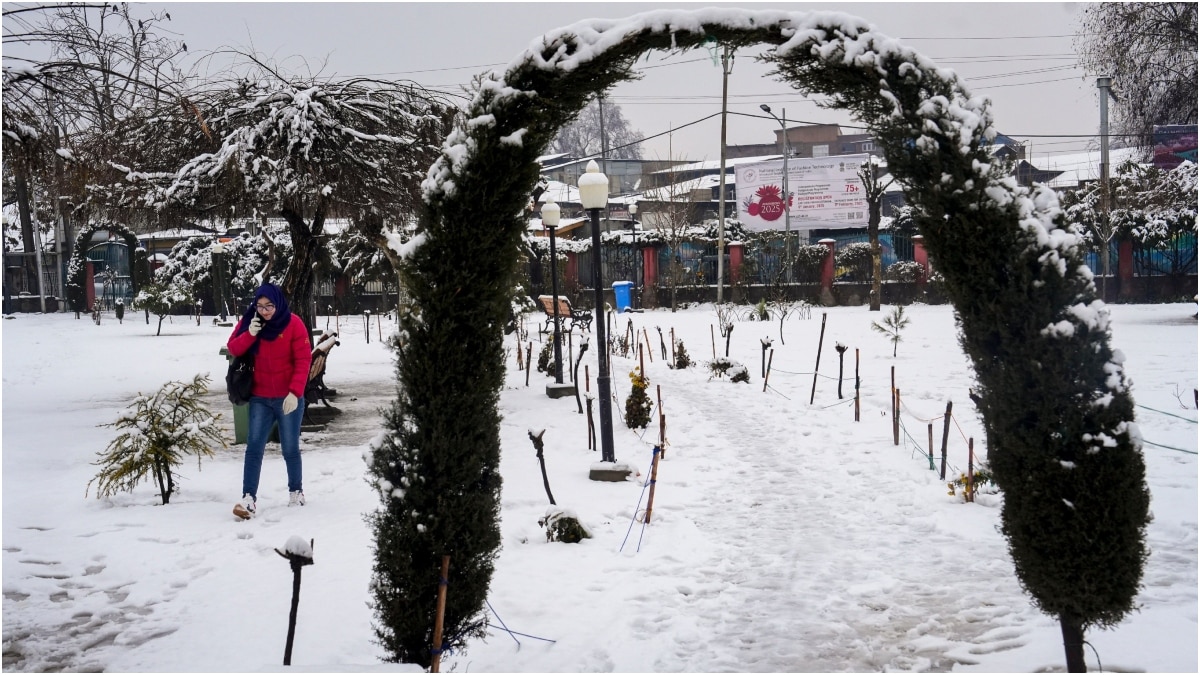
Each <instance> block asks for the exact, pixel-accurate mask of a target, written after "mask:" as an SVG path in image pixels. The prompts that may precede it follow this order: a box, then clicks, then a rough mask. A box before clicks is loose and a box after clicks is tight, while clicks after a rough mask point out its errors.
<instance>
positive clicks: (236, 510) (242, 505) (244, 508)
mask: <svg viewBox="0 0 1200 675" xmlns="http://www.w3.org/2000/svg"><path fill="white" fill-rule="evenodd" d="M254 507H255V504H254V497H251V496H250V495H249V494H244V495H242V501H240V502H238V503H237V504H234V505H233V515H235V516H237V517H238V518H241V519H242V520H249V519H251V518H253V517H254V512H255V508H254Z"/></svg>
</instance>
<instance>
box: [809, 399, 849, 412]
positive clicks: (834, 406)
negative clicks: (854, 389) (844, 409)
mask: <svg viewBox="0 0 1200 675" xmlns="http://www.w3.org/2000/svg"><path fill="white" fill-rule="evenodd" d="M853 403H854V399H852V398H849V399H846V400H844V401H838V402H837V403H830V404H829V405H826V406H821V407H820V408H817V410H825V409H827V408H836V407H837V406H839V405H852V404H853Z"/></svg>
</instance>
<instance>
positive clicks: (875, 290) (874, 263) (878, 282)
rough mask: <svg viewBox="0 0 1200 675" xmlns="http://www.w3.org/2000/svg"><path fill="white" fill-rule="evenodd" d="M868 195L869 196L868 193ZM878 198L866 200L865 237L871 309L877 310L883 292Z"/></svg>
mask: <svg viewBox="0 0 1200 675" xmlns="http://www.w3.org/2000/svg"><path fill="white" fill-rule="evenodd" d="M868 197H870V196H869V195H868ZM881 210H882V209H881V207H880V199H879V198H878V197H876V198H873V199H872V198H868V200H867V213H868V220H867V237H868V238H869V239H870V241H871V309H870V311H872V312H878V311H879V303H880V300H881V298H880V296H881V295H882V293H883V249H882V247H880V245H879V221H880V211H881Z"/></svg>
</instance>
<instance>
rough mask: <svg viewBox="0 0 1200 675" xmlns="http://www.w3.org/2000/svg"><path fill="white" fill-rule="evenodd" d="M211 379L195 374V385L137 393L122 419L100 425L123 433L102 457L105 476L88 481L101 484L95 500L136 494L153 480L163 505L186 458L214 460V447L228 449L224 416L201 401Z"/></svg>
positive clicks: (179, 384) (98, 462)
mask: <svg viewBox="0 0 1200 675" xmlns="http://www.w3.org/2000/svg"><path fill="white" fill-rule="evenodd" d="M210 381H211V380H210V379H209V378H208V376H207V375H196V376H195V377H194V378H192V381H191V382H190V383H184V382H168V383H166V384H164V385H163V386H162V388H161V389H159V390H158V393H156V394H154V395H153V396H146V395H145V394H141V393H139V394H138V397H137V398H136V399H134V401H133V404H132V405H130V406H129V407H128V408H127V409H126V410H125V411H124V412H122V413H121V414H120V416H118V417H117V421H115V422H112V423H110V424H101V425H100V426H102V427H115V428H117V429H120V430H121V433H120V434H119V435H118V436H117V437H116V438H114V439H113V440H112V442H111V443H109V444H108V448H106V449H105V450H104V451H103V452H100V453H97V454H98V455H99V457H100V458H99V459H98V460H96V461H95V462H93V464H95V465H97V466H101V467H103V468H101V470H100V473H98V474H96V477H95V478H93V479H92V480H90V481H88V490H89V491H90V490H91V487H92V483H96V497H97V498H100V497H111V496H112V495H115V494H116V493H118V492H132V491H133V489H134V488H135V487H137V485H138V483H141V482H142V481H143V480H145V479H147V478H151V479H152V480H153V481H154V484H155V485H157V486H158V492H159V495H161V497H162V503H163V504H167V503H169V502H170V501H171V494H172V493H174V492H175V484H176V473H175V471H176V468H177V467H178V466H179V465H180V464H181V463H183V458H184V457H185V456H187V455H195V456H196V465H197V468H199V465H200V458H201V457H212V455H213V447H214V446H220V447H222V448H225V447H227V443H226V442H225V437H224V435H222V433H221V429H220V428H219V427H217V424H216V423H217V420H218V419H220V415H213V414H212V412H210V411H209V409H208V406H206V405H205V404H204V401H203V400H202V397H203V396H204V395H205V394H207V393H208V383H209V382H210Z"/></svg>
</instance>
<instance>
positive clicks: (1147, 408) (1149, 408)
mask: <svg viewBox="0 0 1200 675" xmlns="http://www.w3.org/2000/svg"><path fill="white" fill-rule="evenodd" d="M1134 405H1136V406H1137V407H1139V408H1145V409H1146V410H1153V411H1154V412H1156V413H1159V414H1162V415H1169V416H1170V417H1178V418H1179V419H1181V420H1183V421H1184V422H1191V423H1192V424H1195V423H1196V420H1194V419H1191V418H1190V417H1184V416H1183V415H1176V414H1175V413H1169V412H1167V411H1165V410H1156V409H1155V408H1151V407H1150V406H1148V405H1142V404H1141V403H1136V404H1134Z"/></svg>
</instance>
